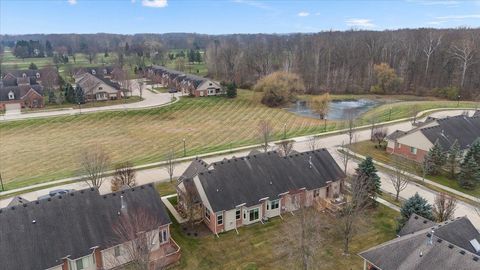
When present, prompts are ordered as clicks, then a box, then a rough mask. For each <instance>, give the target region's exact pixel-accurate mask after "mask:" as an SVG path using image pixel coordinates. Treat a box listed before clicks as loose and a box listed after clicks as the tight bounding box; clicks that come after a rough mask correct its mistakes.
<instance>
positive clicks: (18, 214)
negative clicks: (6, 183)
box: [0, 184, 180, 270]
mask: <svg viewBox="0 0 480 270" xmlns="http://www.w3.org/2000/svg"><path fill="white" fill-rule="evenodd" d="M170 224H171V221H170V218H169V216H168V214H167V212H166V210H165V207H164V205H163V203H162V201H161V199H160V196H159V194H158V192H157V191H156V190H155V187H154V186H153V185H152V184H149V185H143V186H138V187H134V188H130V189H126V190H123V191H119V192H115V193H110V194H105V195H101V194H100V193H99V192H98V189H95V188H91V189H84V190H79V191H73V192H71V193H68V194H66V195H57V196H54V197H51V198H48V199H43V200H37V201H32V202H23V203H19V201H18V200H17V203H16V204H14V205H13V206H12V205H10V206H8V207H7V208H3V209H0V260H1V262H2V266H1V269H3V270H18V269H22V270H41V269H48V270H82V269H84V270H93V269H113V268H116V267H119V266H121V265H124V264H127V263H128V262H130V261H131V260H133V259H135V258H136V257H134V256H131V254H132V253H133V252H132V251H133V250H136V249H133V247H135V245H137V247H138V246H140V245H141V244H142V246H141V247H143V244H145V243H144V242H142V241H144V240H145V239H149V240H148V243H147V245H148V246H149V249H148V251H149V254H150V256H149V258H150V266H152V265H153V264H154V263H157V265H158V264H162V265H168V264H171V263H175V262H177V261H178V259H179V258H180V248H179V247H178V245H177V244H176V243H175V241H174V240H173V239H172V238H171V237H170ZM124 228H127V229H126V230H124ZM147 236H148V237H147ZM151 269H153V268H151Z"/></svg>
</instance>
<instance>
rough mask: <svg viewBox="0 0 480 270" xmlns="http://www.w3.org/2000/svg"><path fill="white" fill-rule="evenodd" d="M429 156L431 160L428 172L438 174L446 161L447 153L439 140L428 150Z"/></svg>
mask: <svg viewBox="0 0 480 270" xmlns="http://www.w3.org/2000/svg"><path fill="white" fill-rule="evenodd" d="M427 158H428V160H429V161H430V166H429V171H428V174H431V175H437V174H438V173H439V172H440V169H441V168H442V166H443V165H445V162H446V154H445V152H444V151H443V149H442V146H441V145H440V143H439V142H438V140H437V141H435V143H434V144H433V146H432V148H430V150H429V151H428V153H427Z"/></svg>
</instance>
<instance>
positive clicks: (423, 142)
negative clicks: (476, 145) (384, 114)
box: [385, 112, 480, 162]
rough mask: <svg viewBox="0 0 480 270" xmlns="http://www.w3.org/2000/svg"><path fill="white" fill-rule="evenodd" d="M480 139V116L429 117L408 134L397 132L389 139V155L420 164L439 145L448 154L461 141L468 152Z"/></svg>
mask: <svg viewBox="0 0 480 270" xmlns="http://www.w3.org/2000/svg"><path fill="white" fill-rule="evenodd" d="M479 138H480V113H479V112H476V113H475V114H473V115H472V116H468V115H464V114H462V115H457V116H452V117H445V118H433V117H429V118H427V119H426V120H425V122H423V123H418V124H417V126H416V127H414V128H413V129H411V130H408V131H402V130H396V131H394V132H393V133H391V134H389V135H388V136H387V137H386V139H385V140H386V141H387V152H388V153H390V154H394V155H398V156H402V157H404V158H407V159H411V160H414V161H416V162H422V161H423V160H424V158H425V156H426V155H427V153H428V151H429V150H430V148H432V146H433V145H434V144H435V142H438V143H439V144H440V145H441V146H442V148H443V150H444V151H448V150H449V149H450V147H451V146H452V145H453V144H454V143H455V142H457V143H458V146H459V148H460V151H462V152H465V151H466V150H467V149H468V148H469V147H470V146H471V145H472V144H473V142H474V141H475V140H477V139H479Z"/></svg>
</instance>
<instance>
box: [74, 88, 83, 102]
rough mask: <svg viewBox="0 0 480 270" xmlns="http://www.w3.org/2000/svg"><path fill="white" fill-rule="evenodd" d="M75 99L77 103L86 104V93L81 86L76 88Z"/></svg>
mask: <svg viewBox="0 0 480 270" xmlns="http://www.w3.org/2000/svg"><path fill="white" fill-rule="evenodd" d="M75 101H76V103H77V104H85V93H84V92H83V89H82V88H81V87H80V86H77V87H76V88H75Z"/></svg>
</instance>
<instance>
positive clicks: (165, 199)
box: [162, 194, 187, 224]
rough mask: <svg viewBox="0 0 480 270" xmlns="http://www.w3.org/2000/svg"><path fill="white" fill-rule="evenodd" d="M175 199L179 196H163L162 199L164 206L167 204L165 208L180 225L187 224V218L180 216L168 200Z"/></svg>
mask: <svg viewBox="0 0 480 270" xmlns="http://www.w3.org/2000/svg"><path fill="white" fill-rule="evenodd" d="M173 197H177V194H171V195H167V196H163V197H162V202H163V204H165V207H166V208H167V209H168V211H170V213H171V214H172V216H173V217H174V218H175V219H176V220H177V222H178V223H180V224H182V223H185V222H187V220H186V219H185V218H183V217H181V216H180V214H179V213H178V211H177V209H175V207H174V206H173V205H172V204H171V203H170V201H169V200H168V198H173Z"/></svg>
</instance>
